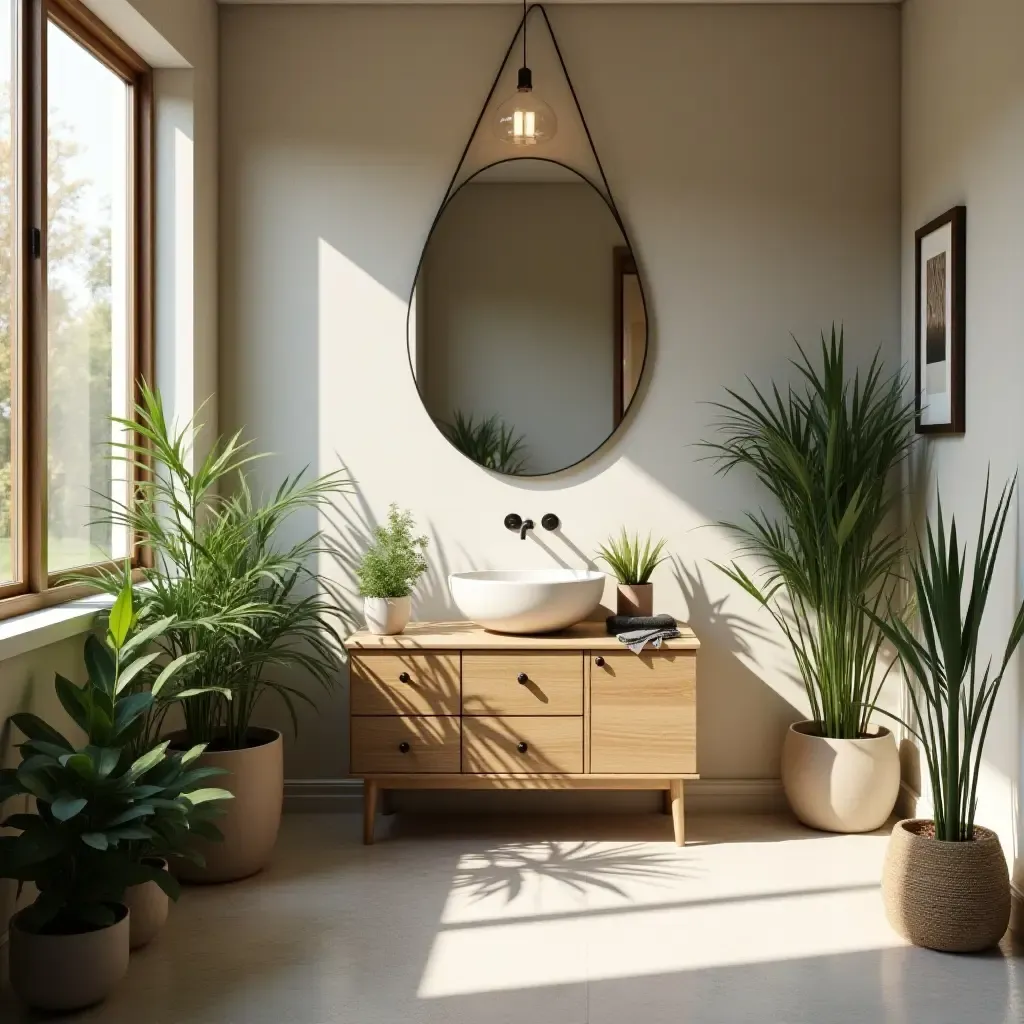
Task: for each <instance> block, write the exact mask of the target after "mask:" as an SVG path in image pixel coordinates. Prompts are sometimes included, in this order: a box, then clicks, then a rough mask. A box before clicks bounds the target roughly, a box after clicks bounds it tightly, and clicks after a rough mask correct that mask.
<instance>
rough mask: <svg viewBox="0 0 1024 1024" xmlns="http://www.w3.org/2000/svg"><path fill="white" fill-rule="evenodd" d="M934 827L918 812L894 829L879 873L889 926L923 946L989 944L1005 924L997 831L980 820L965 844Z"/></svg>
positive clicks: (956, 949)
mask: <svg viewBox="0 0 1024 1024" xmlns="http://www.w3.org/2000/svg"><path fill="white" fill-rule="evenodd" d="M933 832H934V825H933V823H932V822H931V821H923V820H921V819H920V818H913V819H908V820H907V821H900V822H897V824H896V827H895V828H894V829H893V830H892V837H891V838H890V839H889V848H888V849H887V851H886V855H885V867H884V869H883V871H882V899H883V900H884V902H885V913H886V916H887V917H888V918H889V924H891V925H892V927H893V928H894V929H895V930H896V931H897V932H898V933H899V934H900V935H902V936H903V937H904V938H905V939H908V940H909V941H910V942H912V943H914V945H915V946H924V947H925V948H927V949H938V950H942V951H943V952H945V953H977V952H980V951H981V950H983V949H991V948H992V947H993V946H995V945H996V944H997V943H998V942H999V940H1000V939H1001V938H1002V937H1003V935H1005V934H1006V929H1007V927H1008V925H1009V923H1010V874H1009V871H1008V870H1007V867H1006V858H1005V857H1004V856H1003V851H1002V848H1001V847H1000V845H999V837H998V836H997V835H996V834H995V832H992V831H991V830H989V829H987V828H982V827H981V826H979V825H976V826H975V827H974V839H973V841H971V842H968V843H942V842H939V841H938V840H937V839H934V838H932V833H933Z"/></svg>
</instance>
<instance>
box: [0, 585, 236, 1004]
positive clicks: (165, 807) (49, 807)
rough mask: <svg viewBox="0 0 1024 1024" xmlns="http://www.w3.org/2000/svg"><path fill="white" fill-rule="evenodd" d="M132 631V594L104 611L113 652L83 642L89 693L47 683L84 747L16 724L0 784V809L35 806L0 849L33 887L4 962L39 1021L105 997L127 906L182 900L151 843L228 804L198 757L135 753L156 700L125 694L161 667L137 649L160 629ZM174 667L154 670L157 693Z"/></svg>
mask: <svg viewBox="0 0 1024 1024" xmlns="http://www.w3.org/2000/svg"><path fill="white" fill-rule="evenodd" d="M126 609H127V612H126V611H125V610H126ZM161 625H163V624H160V623H157V624H156V626H157V627H160V626H161ZM133 629H134V623H133V621H132V614H131V606H130V591H129V600H128V601H127V602H124V601H122V602H120V605H117V604H115V608H114V611H113V612H112V613H111V618H110V628H109V632H108V643H109V644H110V646H111V647H112V651H113V653H112V654H111V653H109V652H108V651H106V650H105V649H104V648H103V646H102V644H101V643H100V641H99V640H97V639H96V637H94V636H90V637H89V639H88V640H87V641H86V647H85V661H86V666H87V670H88V679H87V681H86V682H85V684H84V685H82V686H76V685H75V684H74V683H72V682H71V681H69V680H68V679H65V678H63V677H62V676H57V678H56V683H55V687H56V692H57V697H58V699H59V700H60V703H61V705H62V706H63V708H64V710H65V711H66V712H67V714H68V715H69V716H70V718H71V720H72V721H73V722H74V723H75V724H76V726H78V728H79V729H80V730H81V732H82V733H83V735H84V737H85V743H84V744H80V745H78V746H76V745H74V744H73V743H72V742H71V741H70V740H68V739H67V738H66V737H65V736H64V735H63V734H62V733H60V732H59V731H58V730H57V729H55V728H53V727H52V726H50V725H48V724H47V723H46V722H44V721H42V720H41V719H40V718H38V717H36V716H35V715H31V714H18V715H14V716H13V717H12V721H13V723H14V725H15V726H16V727H17V728H18V730H19V731H20V732H21V733H22V734H23V735H24V736H25V737H26V738H25V741H24V742H23V743H21V744H20V752H21V758H22V760H21V764H20V765H19V766H18V768H16V769H6V770H3V771H2V772H0V803H3V802H5V801H7V800H8V799H12V798H15V799H16V798H26V797H30V798H32V799H34V801H35V811H34V813H20V814H12V815H10V816H9V817H7V818H6V819H5V820H4V821H3V825H4V826H5V827H7V828H10V829H13V830H15V831H17V832H18V834H17V835H11V836H4V837H2V838H0V877H3V878H10V879H14V880H15V881H17V882H18V883H19V885H24V884H25V883H32V884H34V885H35V887H36V891H37V896H36V899H35V901H34V902H33V903H32V904H30V905H29V906H28V907H27V908H25V909H24V910H22V911H20V912H19V913H18V914H16V915H15V917H14V919H13V920H12V922H11V929H10V953H9V956H10V976H11V983H12V985H13V987H14V989H15V991H16V992H17V993H18V995H19V996H20V997H21V998H22V999H23V1000H24V1001H25V1002H26V1003H28V1004H29V1005H30V1006H32V1007H34V1008H36V1009H41V1010H75V1009H80V1008H82V1007H85V1006H89V1005H91V1004H93V1003H96V1002H99V1001H100V1000H102V999H103V998H105V997H106V996H107V995H108V994H109V993H110V991H111V990H112V989H113V987H114V986H115V985H116V984H117V982H118V981H120V980H121V978H122V977H123V976H124V974H125V972H126V971H127V968H128V955H129V948H130V945H131V918H130V912H129V907H128V905H127V904H126V894H127V893H128V892H129V891H131V890H132V889H133V888H136V887H141V886H145V885H149V884H153V885H156V886H158V887H159V888H160V889H161V891H162V892H164V893H165V894H166V895H167V896H170V897H171V898H177V894H178V886H177V882H176V881H175V880H174V879H173V878H172V877H171V876H170V875H169V874H167V872H166V871H161V870H159V869H158V868H155V867H153V866H151V865H150V864H149V863H148V862H147V860H146V858H145V856H144V851H145V849H146V844H157V845H161V844H166V848H172V847H173V846H174V845H175V844H176V843H178V842H180V839H181V836H182V835H183V834H184V833H185V832H187V831H188V830H189V829H191V828H201V829H203V830H206V831H209V830H211V829H213V828H214V826H212V824H210V822H211V818H212V816H213V815H214V814H215V810H214V808H215V805H216V803H217V802H218V801H220V800H222V799H225V798H227V797H228V796H229V795H230V794H227V793H225V792H224V791H223V790H219V789H213V788H207V787H206V786H205V781H206V780H207V779H208V778H209V777H210V776H211V775H213V774H215V773H214V772H211V771H204V770H201V769H197V768H195V767H193V766H192V762H194V761H195V760H196V759H197V758H198V756H199V755H200V754H201V753H202V748H201V747H200V748H198V749H196V750H192V751H188V752H184V753H172V752H170V751H169V750H168V744H167V743H166V742H163V743H160V744H158V745H157V746H155V747H153V748H152V749H148V750H145V751H144V752H143V753H141V754H138V753H137V751H138V742H139V738H140V736H141V735H142V733H143V731H144V717H145V715H146V712H147V710H148V709H149V708H150V707H151V705H152V702H153V700H154V697H153V694H152V692H151V690H147V691H146V692H136V693H131V694H128V689H129V688H130V686H131V685H132V681H133V679H136V678H137V677H138V676H139V675H140V674H141V673H142V672H143V671H144V670H145V669H146V668H147V667H149V666H150V665H151V664H152V663H153V662H154V661H155V660H157V659H156V657H154V655H152V654H143V653H142V651H143V649H144V648H145V646H146V645H147V644H148V643H149V642H150V641H151V640H152V638H153V636H154V635H155V632H158V629H157V630H153V629H151V630H146V631H142V632H138V633H133ZM179 668H180V664H179V665H175V664H174V663H165V664H163V666H162V667H161V669H160V672H159V674H158V675H157V677H156V678H155V679H154V681H153V687H154V688H155V689H157V690H159V689H160V687H161V686H163V685H165V684H166V683H168V682H169V681H170V680H171V679H172V678H173V676H174V674H175V672H177V671H178V669H179Z"/></svg>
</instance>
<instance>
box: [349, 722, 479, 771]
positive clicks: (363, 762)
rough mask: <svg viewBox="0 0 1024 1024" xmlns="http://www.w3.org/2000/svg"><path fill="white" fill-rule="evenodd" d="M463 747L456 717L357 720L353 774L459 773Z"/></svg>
mask: <svg viewBox="0 0 1024 1024" xmlns="http://www.w3.org/2000/svg"><path fill="white" fill-rule="evenodd" d="M460 746H461V744H460V729H459V719H458V718H455V717H436V716H435V717H430V718H428V717H418V718H399V717H397V716H394V715H387V716H380V717H375V718H353V719H352V774H353V775H373V774H377V773H383V774H390V773H399V774H405V773H408V774H410V775H412V774H418V773H420V772H457V771H458V770H459V759H460Z"/></svg>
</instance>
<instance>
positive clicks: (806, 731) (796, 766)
mask: <svg viewBox="0 0 1024 1024" xmlns="http://www.w3.org/2000/svg"><path fill="white" fill-rule="evenodd" d="M782 788H783V790H784V791H785V793H786V799H787V800H788V801H789V806H790V807H791V808H792V810H793V813H794V814H795V815H796V816H797V817H798V818H799V819H800V820H801V821H802V822H803V823H804V824H805V825H809V826H810V827H811V828H818V829H822V830H823V831H825V832H873V831H874V830H875V829H877V828H881V827H882V826H883V825H884V824H885V823H886V821H887V820H888V818H889V815H890V814H892V809H893V807H895V806H896V798H897V796H899V791H900V757H899V751H898V750H897V748H896V740H895V739H894V738H893V735H892V733H891V732H890V731H889V730H888V729H885V728H883V727H882V726H875V727H874V728H873V729H872V731H871V733H870V734H869V735H868V736H864V737H862V738H861V739H856V740H834V739H829V738H828V737H825V736H822V735H821V733H820V729H819V726H818V723H817V722H796V723H795V724H793V725H791V726H790V727H789V732H787V733H786V740H785V743H784V744H783V747H782Z"/></svg>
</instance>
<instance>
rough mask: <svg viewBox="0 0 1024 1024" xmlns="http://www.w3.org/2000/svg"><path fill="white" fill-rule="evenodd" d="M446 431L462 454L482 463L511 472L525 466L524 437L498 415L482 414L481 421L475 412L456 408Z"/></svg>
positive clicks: (487, 466) (501, 471) (514, 473)
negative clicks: (468, 413) (452, 419)
mask: <svg viewBox="0 0 1024 1024" xmlns="http://www.w3.org/2000/svg"><path fill="white" fill-rule="evenodd" d="M445 433H447V435H448V437H449V439H450V440H451V442H452V444H453V445H455V447H456V448H458V450H459V451H460V452H462V454H463V455H465V456H467V457H468V458H470V459H472V460H473V461H474V462H475V463H477V464H478V465H480V466H484V467H486V468H487V469H493V470H496V471H497V472H499V473H509V474H512V475H517V474H520V473H522V472H523V470H524V469H525V466H526V442H525V439H524V438H523V436H522V435H521V434H520V435H517V434H516V432H515V427H511V426H507V425H506V424H505V423H504V421H503V420H502V419H501V418H500V417H498V416H488V417H487V418H486V419H484V418H481V420H480V422H479V423H478V422H477V421H476V419H475V418H474V417H473V415H472V414H470V415H468V416H467V415H466V414H464V413H463V412H462V411H461V410H459V409H456V410H455V420H454V422H453V423H451V424H448V425H446V428H445Z"/></svg>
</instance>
